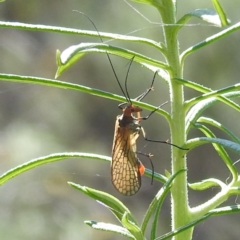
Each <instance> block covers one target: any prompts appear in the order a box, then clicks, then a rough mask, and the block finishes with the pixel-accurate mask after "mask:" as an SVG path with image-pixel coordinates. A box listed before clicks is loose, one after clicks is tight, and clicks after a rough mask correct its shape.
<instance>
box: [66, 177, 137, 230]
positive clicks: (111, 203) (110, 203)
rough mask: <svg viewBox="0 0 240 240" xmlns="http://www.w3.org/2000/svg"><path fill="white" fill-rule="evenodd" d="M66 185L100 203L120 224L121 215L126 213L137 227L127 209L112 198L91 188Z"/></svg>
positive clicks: (71, 184)
mask: <svg viewBox="0 0 240 240" xmlns="http://www.w3.org/2000/svg"><path fill="white" fill-rule="evenodd" d="M68 184H69V185H70V186H72V187H73V188H75V189H77V190H79V191H80V192H82V193H84V194H86V195H88V196H89V197H91V198H93V199H95V200H98V201H99V202H100V203H102V204H103V206H105V207H107V208H108V209H109V210H110V211H111V212H112V213H113V214H114V215H115V216H116V218H117V219H118V220H119V221H120V222H122V217H123V215H124V214H125V213H128V214H129V218H130V220H131V221H132V222H133V223H135V224H136V225H137V222H136V220H135V219H134V217H133V215H132V214H131V212H130V211H129V209H128V208H127V207H126V206H125V205H124V204H123V203H122V202H121V201H119V200H118V199H117V198H115V197H114V196H112V195H110V194H108V193H105V192H102V191H98V190H95V189H93V188H89V187H86V186H81V185H79V184H76V183H72V182H69V183H68Z"/></svg>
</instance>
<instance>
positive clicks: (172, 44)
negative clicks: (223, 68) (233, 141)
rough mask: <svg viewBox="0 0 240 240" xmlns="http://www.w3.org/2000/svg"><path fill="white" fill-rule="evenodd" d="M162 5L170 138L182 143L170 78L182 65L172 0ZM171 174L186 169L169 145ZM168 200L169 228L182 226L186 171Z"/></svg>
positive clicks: (179, 96)
mask: <svg viewBox="0 0 240 240" xmlns="http://www.w3.org/2000/svg"><path fill="white" fill-rule="evenodd" d="M161 3H162V6H161V7H158V10H159V12H160V14H161V17H162V21H163V31H164V35H165V44H166V49H167V51H166V60H167V62H168V64H169V66H170V67H171V70H170V71H169V78H170V79H169V89H170V100H171V107H172V112H171V125H170V130H171V141H172V142H173V143H174V144H177V145H179V146H182V145H183V144H184V142H185V140H186V135H185V113H184V108H183V103H184V92H183V87H182V86H181V85H180V84H178V83H176V82H174V80H173V81H171V79H173V78H182V74H183V72H182V68H181V64H180V58H179V47H178V44H179V43H178V38H177V31H176V26H174V24H175V23H176V2H175V1H174V0H163V1H161ZM171 157H172V174H174V173H176V172H178V171H179V170H181V169H186V168H187V165H186V156H185V152H184V151H183V150H180V149H178V148H174V147H173V148H172V156H171ZM171 193H172V196H171V201H172V206H171V209H172V230H175V229H176V228H178V227H180V226H184V225H185V224H187V223H188V222H189V221H190V214H189V206H188V192H187V172H186V171H185V172H183V173H182V174H180V175H179V176H178V177H177V178H176V180H175V181H174V184H173V186H172V188H171ZM192 232H193V228H191V229H189V230H186V231H184V232H182V233H181V234H178V235H176V236H175V237H174V240H183V239H184V240H188V239H191V238H192Z"/></svg>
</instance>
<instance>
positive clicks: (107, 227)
mask: <svg viewBox="0 0 240 240" xmlns="http://www.w3.org/2000/svg"><path fill="white" fill-rule="evenodd" d="M84 223H86V224H87V225H89V226H90V227H92V228H94V229H96V230H102V231H108V232H113V233H118V234H121V235H123V236H125V237H128V238H129V239H136V238H135V237H134V236H133V235H132V234H131V233H130V232H129V231H128V230H127V229H126V228H123V227H121V226H117V225H115V224H111V223H104V222H95V221H84Z"/></svg>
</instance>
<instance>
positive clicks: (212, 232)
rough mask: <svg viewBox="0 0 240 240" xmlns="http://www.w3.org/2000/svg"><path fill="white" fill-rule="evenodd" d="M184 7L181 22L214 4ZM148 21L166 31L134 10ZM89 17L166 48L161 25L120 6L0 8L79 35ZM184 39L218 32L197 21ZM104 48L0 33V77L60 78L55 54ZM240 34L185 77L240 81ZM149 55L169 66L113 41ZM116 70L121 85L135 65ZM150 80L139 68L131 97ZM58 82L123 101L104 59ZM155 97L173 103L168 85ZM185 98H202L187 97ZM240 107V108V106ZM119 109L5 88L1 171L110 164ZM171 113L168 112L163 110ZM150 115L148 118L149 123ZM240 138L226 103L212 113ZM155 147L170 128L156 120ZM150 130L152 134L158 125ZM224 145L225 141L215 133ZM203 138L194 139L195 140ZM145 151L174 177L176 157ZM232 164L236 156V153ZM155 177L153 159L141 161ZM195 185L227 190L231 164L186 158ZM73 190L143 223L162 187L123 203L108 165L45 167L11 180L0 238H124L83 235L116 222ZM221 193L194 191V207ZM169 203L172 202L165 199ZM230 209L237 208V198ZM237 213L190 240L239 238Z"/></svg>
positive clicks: (22, 87) (183, 44)
mask: <svg viewBox="0 0 240 240" xmlns="http://www.w3.org/2000/svg"><path fill="white" fill-rule="evenodd" d="M178 2H179V18H180V17H181V16H182V15H183V14H184V13H186V12H188V11H191V10H193V9H195V8H211V9H212V5H211V2H210V0H202V1H187V0H182V1H181V0H180V1H178ZM221 2H222V4H223V6H224V7H225V9H226V13H227V15H228V17H229V18H230V19H231V21H232V23H236V22H238V21H239V9H240V3H239V1H238V0H231V1H228V0H222V1H221ZM131 4H132V5H133V6H134V7H136V8H137V9H138V10H139V11H140V12H141V13H142V14H144V16H146V17H147V18H149V19H150V20H151V21H152V22H160V19H159V15H158V13H157V11H156V10H155V9H154V8H153V7H150V6H148V5H141V4H137V3H134V2H131ZM72 10H79V11H81V12H84V13H85V14H87V15H88V16H89V17H90V18H91V19H92V20H93V22H94V23H95V24H96V26H97V28H98V29H99V31H104V32H114V33H120V34H127V33H130V32H132V31H135V30H138V31H137V32H136V33H134V34H135V35H137V36H142V37H148V38H152V39H154V40H156V41H161V40H162V31H161V26H159V25H154V24H152V23H149V22H147V21H146V20H145V19H143V18H142V17H141V16H140V15H139V14H137V13H136V12H134V11H133V10H132V9H131V8H130V7H129V6H128V5H127V4H126V3H125V2H124V1H123V0H101V1H94V0H65V1H47V0H41V1H26V0H7V1H6V2H3V3H1V4H0V16H1V17H0V19H1V20H2V21H12V22H15V21H16V22H24V23H32V24H45V25H52V26H62V27H70V28H78V29H88V30H94V28H93V26H92V25H91V23H90V22H89V21H88V20H87V19H86V18H85V17H83V16H82V15H80V14H79V13H76V12H73V11H72ZM190 24H191V25H188V26H186V27H185V28H184V29H182V30H181V32H180V51H183V50H185V49H186V48H187V47H189V46H191V45H192V44H194V43H197V42H199V41H201V40H203V39H205V38H206V37H208V36H211V35H212V34H214V33H217V32H219V31H220V29H219V28H216V27H213V26H209V25H208V24H206V23H203V22H199V21H198V20H191V22H190ZM87 41H93V42H99V41H100V40H99V39H91V38H88V37H84V36H76V35H75V36H74V35H67V34H56V33H44V32H34V31H20V30H14V29H4V28H1V29H0V53H1V58H0V72H2V73H12V74H19V75H29V76H38V77H46V78H54V75H55V73H56V70H57V67H56V62H55V55H56V50H57V49H59V50H60V51H62V50H64V49H65V48H67V47H69V46H70V45H73V44H78V43H80V42H87ZM239 42H240V33H239V32H235V33H234V34H232V35H230V36H229V37H227V38H224V39H222V40H221V41H219V42H217V43H214V44H212V45H210V46H208V47H205V48H203V49H201V50H199V51H197V52H196V53H195V54H193V55H191V56H190V57H188V58H187V60H186V63H185V78H186V79H189V80H192V81H195V82H198V83H200V84H203V85H206V86H208V87H211V88H213V89H218V88H222V87H225V86H228V85H231V84H235V83H238V82H239V71H240V70H239V69H240V68H239V64H240V61H239V60H238V59H239V57H240V54H239ZM111 44H114V45H118V46H124V47H127V48H131V49H133V50H136V51H139V52H141V53H143V54H147V55H149V56H153V57H155V58H157V59H162V57H161V56H159V55H157V54H158V53H156V52H155V51H154V50H153V49H151V48H149V47H146V46H143V45H141V44H129V43H126V42H118V41H113V42H112V43H111ZM112 61H113V64H114V66H115V70H116V72H117V74H118V76H119V78H120V79H121V80H122V83H123V82H124V77H125V74H126V71H127V65H128V61H127V60H124V59H119V58H117V57H112ZM152 77H153V74H152V73H151V72H149V71H147V70H146V69H145V68H142V67H141V66H138V65H137V64H133V66H132V68H131V72H130V78H129V81H128V84H129V92H130V95H131V96H132V97H135V96H137V95H139V94H140V93H142V92H143V91H144V90H145V89H146V88H147V87H148V86H149V85H150V83H151V81H152ZM60 80H63V81H68V82H72V83H79V84H82V85H86V86H90V87H94V88H98V89H101V90H104V91H109V92H113V93H118V94H120V93H121V92H120V89H119V87H118V85H117V83H116V80H115V78H114V76H113V73H112V70H111V67H110V64H109V62H108V60H107V57H106V56H104V55H103V54H101V55H97V54H91V55H88V56H86V57H84V58H83V59H82V60H81V61H80V62H78V63H77V64H76V65H75V66H74V67H72V68H71V69H69V70H68V71H67V72H65V73H64V74H63V75H62V76H61V77H60ZM154 88H155V91H154V92H153V93H151V94H150V95H149V96H148V97H147V98H146V101H147V102H149V103H151V104H154V105H156V106H158V105H159V104H161V103H162V102H165V101H166V100H169V96H168V89H167V86H166V84H165V83H164V82H163V81H162V80H161V79H159V78H158V79H157V81H156V82H155V86H154ZM185 94H186V99H189V98H191V97H193V96H197V94H198V93H196V92H194V91H190V90H189V89H186V90H185ZM238 101H239V100H238ZM117 105H118V103H117V102H113V101H111V100H107V99H101V98H99V97H95V96H89V95H87V94H84V93H81V92H74V91H70V90H63V89H56V88H51V87H43V86H38V85H30V84H17V83H7V82H0V112H1V115H0V116H1V117H0V129H1V134H0V159H1V164H0V170H1V173H4V172H5V171H7V170H9V169H11V168H13V167H15V166H17V165H19V164H22V163H25V162H27V161H29V160H31V159H33V158H37V157H41V156H45V155H48V154H51V153H58V152H71V151H73V152H91V153H96V154H103V155H108V156H109V155H110V154H111V148H112V140H113V132H114V124H115V118H116V115H118V114H119V113H120V111H119V109H118V107H117ZM164 108H165V109H166V110H168V109H169V106H167V105H166V106H164ZM147 114H148V113H147V112H146V111H145V112H144V113H143V115H147ZM204 115H205V116H208V117H214V118H216V119H217V120H218V121H220V122H222V123H224V124H225V125H226V126H227V127H230V128H231V130H232V131H235V132H236V134H238V133H239V130H240V126H239V120H238V119H239V114H238V113H236V112H235V111H233V110H232V109H228V108H227V107H226V106H224V105H223V104H221V103H219V104H217V105H216V106H214V107H211V108H210V109H209V110H208V111H206V112H205V114H204ZM142 125H143V127H144V128H145V131H146V132H147V135H148V137H149V138H152V139H161V140H166V139H168V138H169V137H170V136H169V129H168V127H167V124H166V122H165V120H164V119H163V118H161V117H159V116H158V115H154V116H152V117H151V118H150V119H149V121H147V122H144V123H143V124H142ZM155 125H156V128H153V127H152V126H155ZM215 132H216V134H217V136H219V137H222V138H224V137H226V136H224V135H223V134H222V133H220V132H217V131H215ZM193 136H195V137H196V136H201V133H200V132H198V131H191V133H190V136H189V137H193ZM138 149H139V150H141V151H143V152H151V153H154V158H153V159H152V160H153V164H154V167H155V170H156V171H157V172H160V173H161V174H164V170H165V169H168V170H170V169H171V166H170V148H169V146H165V145H164V144H161V145H159V144H149V143H148V144H147V143H146V142H145V141H143V140H139V145H138ZM230 155H231V156H232V159H233V161H236V160H238V156H237V155H236V154H234V153H230ZM141 160H142V162H143V163H144V165H145V166H147V167H149V168H150V163H149V161H148V159H147V158H146V159H144V158H142V157H141ZM188 168H189V169H188V170H189V171H188V172H189V181H190V182H194V181H200V180H201V179H204V178H208V177H219V178H221V179H222V180H223V181H226V179H227V178H228V176H229V173H228V171H227V169H226V167H225V165H224V164H223V163H222V162H221V159H219V157H218V155H217V154H216V153H215V152H214V151H213V150H212V147H211V146H210V145H209V146H207V145H204V146H202V147H199V148H198V149H196V150H193V151H191V152H190V154H189V156H188ZM67 181H72V182H76V183H79V184H81V185H86V186H89V187H93V188H96V189H99V190H103V191H107V192H108V193H111V194H113V195H114V196H116V197H118V198H119V199H121V200H122V201H123V202H124V203H125V204H126V205H127V206H128V207H129V208H130V210H131V211H132V212H133V214H135V215H136V218H137V219H138V220H139V222H141V219H142V217H143V214H144V212H145V210H146V208H147V206H148V204H149V203H150V201H151V199H152V197H153V196H154V194H155V193H156V192H157V191H158V189H159V188H160V186H161V184H160V183H157V182H154V184H153V185H151V180H150V179H149V178H146V177H143V184H142V187H141V190H140V191H139V192H138V193H137V194H136V195H134V196H132V197H124V196H122V195H120V194H118V192H117V191H116V190H115V189H114V187H113V186H112V184H111V180H110V167H109V164H107V163H105V162H98V161H92V160H87V159H71V160H65V161H60V162H55V163H52V164H48V165H45V166H41V167H38V168H36V169H34V170H31V171H29V172H26V173H24V174H22V175H21V176H19V177H16V178H14V179H12V180H11V181H9V182H7V183H6V184H4V185H3V186H1V192H0V193H1V195H0V196H1V197H0V205H1V207H0V236H1V239H8V240H15V239H18V240H30V239H35V240H45V239H46V240H49V239H57V240H66V239H71V240H79V239H80V240H81V239H99V240H100V239H104V240H108V239H117V240H118V239H124V238H123V237H121V236H116V235H112V234H110V233H105V232H99V231H96V230H93V229H91V228H90V227H88V226H86V225H85V224H84V223H83V221H84V220H96V221H104V222H113V223H116V224H118V222H117V221H116V220H115V218H114V217H113V216H112V215H111V213H110V212H109V211H108V210H107V209H106V208H104V206H101V205H99V203H97V202H95V201H93V200H91V199H89V198H88V197H86V196H84V195H82V194H80V193H79V192H77V191H76V190H74V189H72V188H71V187H69V186H68V184H67ZM217 191H218V189H217V188H216V189H210V190H208V191H205V192H197V193H196V192H193V191H191V190H190V205H191V206H196V205H197V204H200V203H202V202H203V201H206V200H208V199H209V198H210V197H211V196H213V195H214V194H215V193H216V192H217ZM167 200H169V199H167ZM228 203H231V204H235V203H238V204H239V203H240V200H239V199H238V198H236V197H233V198H231V199H229V201H228ZM169 210H170V207H169V201H166V202H165V203H164V207H163V211H162V212H161V216H160V221H159V235H160V234H163V233H166V232H167V231H170V217H169ZM239 219H240V216H239V214H236V215H232V216H225V217H223V216H222V217H215V218H210V219H209V220H207V221H206V222H204V223H201V224H199V226H198V227H197V228H196V230H195V232H194V237H193V239H195V240H200V239H218V240H225V239H231V240H234V239H239V237H240V231H239V229H238V225H239Z"/></svg>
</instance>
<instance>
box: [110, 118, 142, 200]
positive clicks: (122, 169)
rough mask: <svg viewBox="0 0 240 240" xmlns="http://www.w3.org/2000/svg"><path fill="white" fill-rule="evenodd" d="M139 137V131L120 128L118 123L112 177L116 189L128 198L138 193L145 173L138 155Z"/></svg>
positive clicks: (126, 127)
mask: <svg viewBox="0 0 240 240" xmlns="http://www.w3.org/2000/svg"><path fill="white" fill-rule="evenodd" d="M138 136H139V132H138V131H133V130H131V129H130V128H129V127H128V126H125V127H120V126H119V124H118V121H117V122H116V127H115V137H114V142H113V150H112V164H111V177H112V183H113V185H114V186H115V188H116V189H117V190H118V191H119V192H120V193H122V194H124V195H127V196H130V195H133V194H135V193H136V192H138V190H139V189H140V187H141V175H142V174H143V173H144V166H143V165H142V163H141V162H140V160H139V159H138V157H137V154H136V139H137V138H138Z"/></svg>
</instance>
